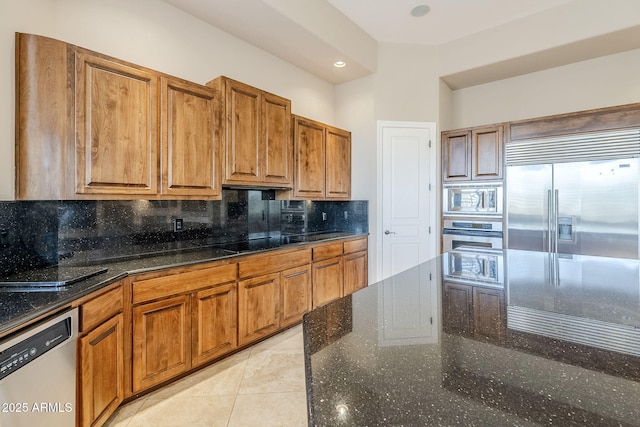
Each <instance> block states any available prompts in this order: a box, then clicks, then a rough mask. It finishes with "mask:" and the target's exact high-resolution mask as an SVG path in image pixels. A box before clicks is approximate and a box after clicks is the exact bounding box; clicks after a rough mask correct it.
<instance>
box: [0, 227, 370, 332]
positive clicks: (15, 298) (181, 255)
mask: <svg viewBox="0 0 640 427" xmlns="http://www.w3.org/2000/svg"><path fill="white" fill-rule="evenodd" d="M358 235H366V234H358V233H348V232H342V233H335V232H331V233H315V234H313V235H309V241H310V242H309V243H307V242H293V243H291V242H287V241H283V242H281V243H280V244H279V245H271V246H269V247H268V248H264V249H261V248H257V247H256V248H253V249H252V250H249V251H247V252H242V253H236V252H231V251H228V250H225V249H221V248H218V247H204V248H201V249H199V250H198V249H190V250H187V251H165V252H163V253H162V254H156V255H154V256H144V257H135V258H132V259H125V260H120V261H112V262H102V263H99V264H98V265H99V266H100V267H104V268H107V271H106V272H104V273H101V274H99V275H96V276H92V277H90V278H87V279H85V280H81V281H78V282H76V283H72V284H70V285H68V286H64V287H60V288H56V289H52V290H48V289H46V288H44V290H43V289H42V288H40V289H39V288H32V289H31V290H29V291H24V290H21V291H14V290H12V288H11V287H4V288H3V287H1V286H0V334H2V333H3V332H5V331H8V330H11V329H13V328H15V327H18V326H20V325H21V324H24V323H26V322H28V321H29V320H32V319H35V318H37V317H39V316H41V315H43V314H47V313H49V312H53V311H55V310H57V309H60V308H62V307H64V306H65V305H68V304H70V303H71V302H72V301H74V300H76V299H78V298H80V297H82V296H84V295H88V294H90V293H91V292H94V291H96V290H99V289H100V288H102V287H105V286H108V285H109V284H111V283H114V282H115V281H117V280H120V279H122V278H124V277H126V276H127V275H133V274H139V273H146V272H150V271H157V270H163V269H169V268H174V267H180V266H187V265H193V264H200V263H203V262H209V261H216V260H220V259H225V258H231V257H238V256H244V255H249V254H253V253H259V252H266V251H270V250H277V249H281V248H284V247H296V246H304V245H307V244H310V243H311V242H319V241H324V240H327V241H330V240H333V239H342V238H345V237H350V236H358ZM26 273H28V272H26ZM33 273H34V274H36V273H37V270H33Z"/></svg>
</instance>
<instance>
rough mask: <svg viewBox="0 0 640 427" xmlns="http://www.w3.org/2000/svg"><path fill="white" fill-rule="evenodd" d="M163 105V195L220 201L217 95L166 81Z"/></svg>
mask: <svg viewBox="0 0 640 427" xmlns="http://www.w3.org/2000/svg"><path fill="white" fill-rule="evenodd" d="M161 105H162V114H161V123H162V144H161V152H162V156H161V171H162V173H161V175H162V179H161V193H162V194H163V195H169V196H202V197H205V198H208V199H216V198H221V197H222V191H221V185H220V179H221V176H220V155H219V147H218V138H219V135H218V129H219V123H218V112H219V108H220V96H219V94H218V92H217V91H216V90H214V89H212V88H209V87H206V86H201V85H198V84H195V83H190V82H187V81H183V80H179V79H171V78H167V77H163V78H162V79H161Z"/></svg>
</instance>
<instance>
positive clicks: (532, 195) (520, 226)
mask: <svg viewBox="0 0 640 427" xmlns="http://www.w3.org/2000/svg"><path fill="white" fill-rule="evenodd" d="M552 170H553V169H552V166H551V165H526V166H509V167H508V168H507V184H506V186H507V247H508V248H509V249H523V250H529V251H549V250H550V249H551V248H550V246H549V244H550V240H549V235H550V231H549V229H550V226H551V223H550V221H551V217H550V211H549V209H550V206H551V205H550V202H551V201H550V199H549V197H550V194H551V193H550V192H551V191H552V184H553V181H552V177H553V174H552ZM551 203H552V202H551Z"/></svg>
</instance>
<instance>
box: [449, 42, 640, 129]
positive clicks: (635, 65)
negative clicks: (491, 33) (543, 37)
mask: <svg viewBox="0 0 640 427" xmlns="http://www.w3.org/2000/svg"><path fill="white" fill-rule="evenodd" d="M638 76H640V49H637V50H632V51H629V52H623V53H619V54H615V55H609V56H605V57H602V58H596V59H592V60H589V61H582V62H578V63H575V64H571V65H566V66H563V67H557V68H552V69H548V70H544V71H539V72H536V73H531V74H526V75H523V76H519V77H513V78H510V79H505V80H500V81H496V82H492V83H487V84H483V85H478V86H473V87H469V88H465V89H459V90H456V91H453V95H452V96H453V99H452V114H451V117H452V122H451V126H450V127H449V128H448V129H456V128H463V127H468V126H476V125H483V124H491V123H499V122H504V121H512V120H520V119H528V118H534V117H541V116H547V115H552V114H562V113H570V112H573V111H581V110H589V109H594V108H602V107H610V106H615V105H623V104H631V103H636V102H640V78H638ZM441 130H445V129H441Z"/></svg>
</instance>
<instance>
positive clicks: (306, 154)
mask: <svg viewBox="0 0 640 427" xmlns="http://www.w3.org/2000/svg"><path fill="white" fill-rule="evenodd" d="M293 128H294V146H295V159H294V161H295V166H294V167H295V184H294V190H293V195H294V197H296V198H303V199H322V198H324V195H325V132H324V126H323V125H322V124H320V123H317V122H314V121H311V120H306V119H302V118H300V117H294V123H293Z"/></svg>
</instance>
